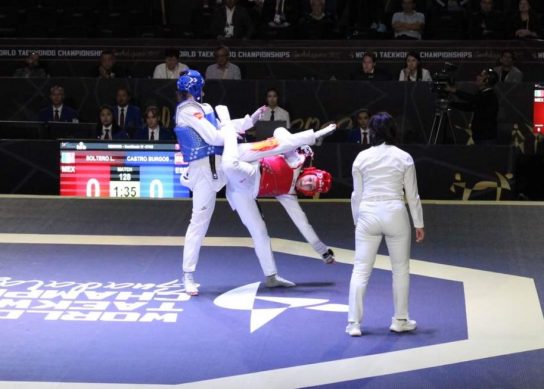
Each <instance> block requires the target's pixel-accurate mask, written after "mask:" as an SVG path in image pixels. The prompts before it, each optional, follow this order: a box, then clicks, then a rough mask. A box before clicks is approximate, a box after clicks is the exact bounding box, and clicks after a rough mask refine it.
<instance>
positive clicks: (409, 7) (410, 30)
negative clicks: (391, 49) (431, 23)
mask: <svg viewBox="0 0 544 389" xmlns="http://www.w3.org/2000/svg"><path fill="white" fill-rule="evenodd" d="M391 27H393V31H394V32H395V39H421V34H422V33H423V29H424V28H425V15H423V14H422V13H421V12H416V11H415V2H414V0H402V12H395V13H394V14H393V19H392V20H391Z"/></svg>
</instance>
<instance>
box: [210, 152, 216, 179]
mask: <svg viewBox="0 0 544 389" xmlns="http://www.w3.org/2000/svg"><path fill="white" fill-rule="evenodd" d="M208 159H209V161H210V170H211V171H212V177H213V179H214V180H217V178H218V177H217V170H216V169H215V155H213V154H212V155H210V156H209V157H208Z"/></svg>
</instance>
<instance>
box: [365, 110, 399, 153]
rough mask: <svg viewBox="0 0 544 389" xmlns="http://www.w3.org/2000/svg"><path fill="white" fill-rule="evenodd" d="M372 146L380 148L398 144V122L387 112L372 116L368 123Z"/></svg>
mask: <svg viewBox="0 0 544 389" xmlns="http://www.w3.org/2000/svg"><path fill="white" fill-rule="evenodd" d="M368 128H369V137H370V144H371V145H372V146H378V145H381V144H382V143H385V144H387V145H395V144H397V122H396V121H395V119H393V117H392V116H391V115H389V114H388V113H387V112H378V113H377V114H375V115H372V117H371V118H370V121H369V122H368Z"/></svg>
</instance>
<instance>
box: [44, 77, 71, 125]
mask: <svg viewBox="0 0 544 389" xmlns="http://www.w3.org/2000/svg"><path fill="white" fill-rule="evenodd" d="M49 99H50V100H51V105H50V106H48V107H46V108H44V109H42V110H41V111H40V112H39V114H38V119H39V120H40V121H41V122H77V121H78V119H77V112H76V111H75V110H74V109H73V108H71V107H68V106H67V105H64V88H63V87H62V86H59V85H54V86H52V87H51V89H49Z"/></svg>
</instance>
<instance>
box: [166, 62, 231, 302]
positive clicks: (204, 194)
mask: <svg viewBox="0 0 544 389" xmlns="http://www.w3.org/2000/svg"><path fill="white" fill-rule="evenodd" d="M203 87H204V79H203V78H202V76H201V75H200V73H199V72H197V71H196V70H191V69H189V70H187V71H185V72H184V73H182V74H181V76H180V77H179V79H178V82H177V89H178V96H179V98H180V101H181V102H180V103H179V105H178V106H177V108H176V128H175V129H174V131H175V133H176V136H177V139H178V143H179V145H180V149H181V152H182V155H183V158H184V160H185V162H188V163H189V166H188V168H187V169H186V171H185V172H184V174H183V177H182V184H183V185H185V186H186V187H188V188H189V189H191V191H192V192H193V209H192V214H191V221H190V223H189V227H188V228H187V232H186V233H185V245H184V247H183V280H184V284H185V291H186V293H187V294H190V295H193V296H194V295H197V294H198V284H197V283H196V282H195V281H194V277H193V273H194V271H195V269H196V265H197V263H198V257H199V253H200V247H201V246H202V240H203V239H204V236H205V235H206V232H207V231H208V227H209V225H210V220H211V218H212V214H213V210H214V208H215V199H216V195H217V192H218V191H219V190H221V188H223V186H224V185H225V182H226V181H225V176H224V174H223V170H222V168H221V154H222V153H223V147H221V146H222V145H223V143H224V138H223V135H222V132H221V131H220V130H219V128H218V122H217V119H216V118H215V114H214V111H213V108H212V107H211V106H210V105H208V104H202V103H201V99H202V88H203Z"/></svg>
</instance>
